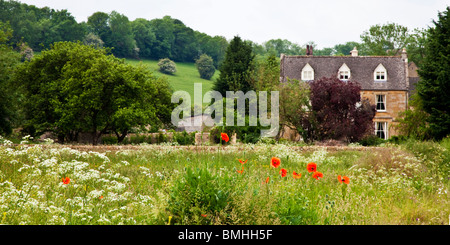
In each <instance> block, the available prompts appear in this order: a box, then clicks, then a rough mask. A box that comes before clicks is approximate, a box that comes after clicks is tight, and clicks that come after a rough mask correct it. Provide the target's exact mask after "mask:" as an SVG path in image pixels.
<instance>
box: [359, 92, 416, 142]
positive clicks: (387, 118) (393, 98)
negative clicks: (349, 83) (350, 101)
mask: <svg viewBox="0 0 450 245" xmlns="http://www.w3.org/2000/svg"><path fill="white" fill-rule="evenodd" d="M379 94H383V95H386V111H385V112H377V113H376V114H375V117H374V119H373V121H374V122H387V123H388V130H389V131H388V137H391V136H394V135H398V132H397V131H396V130H395V128H394V127H393V125H395V124H396V123H397V120H396V119H397V117H398V115H399V113H400V112H402V111H405V110H406V108H407V106H408V92H407V91H361V97H362V98H367V99H368V100H369V102H370V104H373V105H376V95H379Z"/></svg>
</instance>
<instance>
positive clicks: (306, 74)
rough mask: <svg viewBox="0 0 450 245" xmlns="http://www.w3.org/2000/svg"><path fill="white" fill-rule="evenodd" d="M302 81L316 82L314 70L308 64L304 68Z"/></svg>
mask: <svg viewBox="0 0 450 245" xmlns="http://www.w3.org/2000/svg"><path fill="white" fill-rule="evenodd" d="M302 80H303V81H312V80H314V69H313V68H312V67H311V66H310V65H309V64H306V65H305V67H303V69H302Z"/></svg>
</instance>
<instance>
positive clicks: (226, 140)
mask: <svg viewBox="0 0 450 245" xmlns="http://www.w3.org/2000/svg"><path fill="white" fill-rule="evenodd" d="M220 136H221V137H222V140H223V141H225V142H228V141H229V140H230V138H228V134H226V133H220Z"/></svg>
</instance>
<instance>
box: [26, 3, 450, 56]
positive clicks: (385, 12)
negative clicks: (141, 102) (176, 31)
mask: <svg viewBox="0 0 450 245" xmlns="http://www.w3.org/2000/svg"><path fill="white" fill-rule="evenodd" d="M19 1H20V2H22V3H26V4H30V5H36V6H37V7H44V6H48V7H50V8H53V9H57V10H61V9H67V10H68V11H69V12H70V13H71V14H72V15H73V16H74V17H75V18H76V20H77V21H78V22H82V21H87V18H88V17H89V16H90V15H92V14H93V13H95V12H97V11H102V12H106V13H110V12H111V11H113V10H115V11H117V12H119V13H121V14H124V15H125V16H127V17H128V18H129V19H130V20H134V19H136V18H144V19H148V20H151V19H155V18H162V17H164V16H165V15H170V16H171V17H172V18H176V19H179V20H181V21H182V22H183V23H184V24H185V25H186V26H188V27H190V28H192V29H194V30H197V31H200V32H204V33H206V34H208V35H211V36H215V35H219V36H224V37H226V38H227V39H232V38H233V37H234V36H236V35H239V36H240V37H241V38H243V39H247V40H252V41H254V42H257V43H260V44H261V43H263V42H265V41H268V40H270V39H277V38H281V39H287V40H289V41H291V42H294V43H298V44H300V45H303V44H305V43H306V42H308V41H314V42H315V43H316V44H317V45H318V48H324V47H333V46H334V45H335V44H341V43H345V42H348V41H357V42H359V41H360V35H361V34H362V33H363V32H364V31H365V30H368V29H369V28H370V26H372V25H376V24H386V23H388V22H389V23H397V24H400V25H403V26H406V27H408V28H410V29H414V28H427V27H428V26H432V20H433V19H434V20H436V19H437V15H438V12H443V11H444V10H445V9H446V7H447V6H448V5H450V4H449V2H448V0H381V1H373V0H371V1H366V0H365V1H361V0H310V1H299V0H297V1H294V0H270V1H269V0H226V1H218V0H215V1H212V0H149V1H144V0H19Z"/></svg>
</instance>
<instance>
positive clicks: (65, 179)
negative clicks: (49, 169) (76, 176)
mask: <svg viewBox="0 0 450 245" xmlns="http://www.w3.org/2000/svg"><path fill="white" fill-rule="evenodd" d="M62 182H63V184H65V185H68V184H69V183H70V178H69V177H66V178H62Z"/></svg>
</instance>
